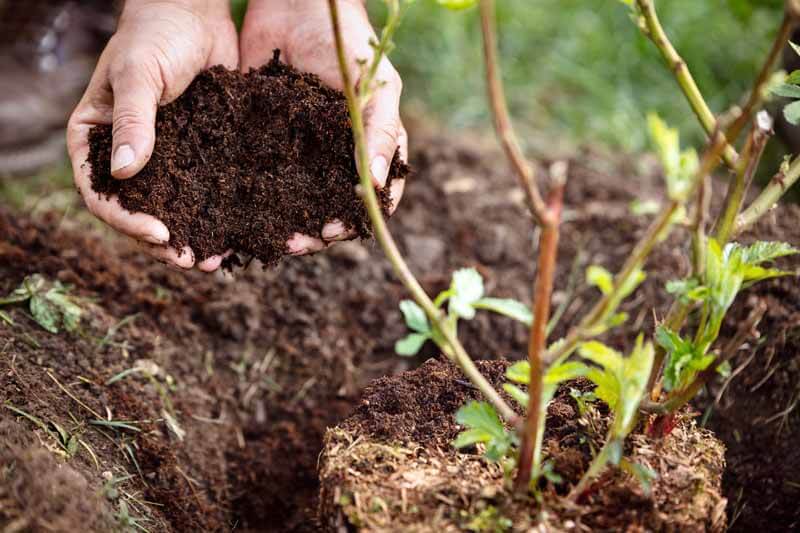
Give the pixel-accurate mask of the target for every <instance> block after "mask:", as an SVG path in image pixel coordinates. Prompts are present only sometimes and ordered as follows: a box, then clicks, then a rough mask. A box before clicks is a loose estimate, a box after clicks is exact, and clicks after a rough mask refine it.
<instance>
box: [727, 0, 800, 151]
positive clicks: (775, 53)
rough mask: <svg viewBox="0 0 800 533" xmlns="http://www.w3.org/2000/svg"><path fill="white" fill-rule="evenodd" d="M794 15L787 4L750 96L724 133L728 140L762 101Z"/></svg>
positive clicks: (790, 33)
mask: <svg viewBox="0 0 800 533" xmlns="http://www.w3.org/2000/svg"><path fill="white" fill-rule="evenodd" d="M795 17H796V16H795V15H793V14H792V12H791V10H790V9H789V7H788V6H787V9H786V10H785V11H784V15H783V21H782V22H781V25H780V28H778V34H777V35H776V36H775V41H774V42H773V43H772V47H771V48H770V50H769V53H768V54H767V58H766V59H765V60H764V64H763V65H762V66H761V70H760V71H759V73H758V77H757V78H756V81H755V82H754V83H753V88H752V89H751V90H750V96H749V97H748V98H747V103H746V104H745V105H744V107H743V108H742V111H741V113H740V114H739V116H738V117H737V118H736V120H735V121H734V122H733V124H731V126H730V127H729V128H728V131H727V132H726V134H725V136H726V137H727V138H728V141H729V142H732V143H735V142H736V139H737V138H738V137H739V134H740V133H741V132H742V129H744V127H745V125H746V124H747V123H748V122H749V121H750V117H751V116H752V115H753V113H754V112H755V110H756V109H757V108H758V107H760V105H761V103H762V102H763V100H764V90H765V89H766V85H767V83H768V82H769V76H770V74H771V73H772V71H773V70H774V69H775V63H777V61H778V58H780V56H781V52H783V49H784V47H785V46H786V43H787V42H788V41H789V38H790V37H791V35H792V30H793V29H794V26H795Z"/></svg>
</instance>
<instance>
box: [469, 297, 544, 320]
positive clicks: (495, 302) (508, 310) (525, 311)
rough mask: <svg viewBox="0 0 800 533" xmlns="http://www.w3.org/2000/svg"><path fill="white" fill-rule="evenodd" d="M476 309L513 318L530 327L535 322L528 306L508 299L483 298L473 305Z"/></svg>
mask: <svg viewBox="0 0 800 533" xmlns="http://www.w3.org/2000/svg"><path fill="white" fill-rule="evenodd" d="M472 307H474V308H475V309H485V310H487V311H493V312H495V313H497V314H500V315H504V316H507V317H509V318H513V319H514V320H517V321H519V322H522V323H523V324H526V325H528V326H530V325H531V323H532V322H533V313H531V310H530V309H529V308H528V306H527V305H525V304H523V303H522V302H518V301H516V300H511V299H508V298H481V299H480V300H478V301H476V302H475V303H474V304H472Z"/></svg>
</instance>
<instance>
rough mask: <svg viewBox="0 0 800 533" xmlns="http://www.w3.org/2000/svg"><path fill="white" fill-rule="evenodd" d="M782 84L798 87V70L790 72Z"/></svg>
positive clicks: (799, 81) (799, 76) (799, 73)
mask: <svg viewBox="0 0 800 533" xmlns="http://www.w3.org/2000/svg"><path fill="white" fill-rule="evenodd" d="M784 82H786V83H789V84H791V85H800V70H795V71H792V72H790V73H789V75H788V76H786V79H785V80H784Z"/></svg>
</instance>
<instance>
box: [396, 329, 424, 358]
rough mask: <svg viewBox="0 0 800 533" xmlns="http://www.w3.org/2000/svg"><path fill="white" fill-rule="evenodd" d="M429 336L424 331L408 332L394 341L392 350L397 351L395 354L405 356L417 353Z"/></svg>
mask: <svg viewBox="0 0 800 533" xmlns="http://www.w3.org/2000/svg"><path fill="white" fill-rule="evenodd" d="M429 338H430V335H428V334H425V333H409V334H408V335H406V336H405V337H403V338H402V339H400V340H398V341H397V342H395V343H394V351H395V352H397V355H402V356H405V357H411V356H413V355H417V352H419V350H420V348H422V345H423V344H425V341H427V340H428V339H429Z"/></svg>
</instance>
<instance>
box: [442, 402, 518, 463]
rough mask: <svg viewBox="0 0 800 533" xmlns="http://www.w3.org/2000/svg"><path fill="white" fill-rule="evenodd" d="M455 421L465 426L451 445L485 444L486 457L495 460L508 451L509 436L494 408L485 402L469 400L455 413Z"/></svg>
mask: <svg viewBox="0 0 800 533" xmlns="http://www.w3.org/2000/svg"><path fill="white" fill-rule="evenodd" d="M456 422H458V424H460V425H462V426H464V427H466V428H467V430H466V431H463V432H461V433H460V434H459V435H458V437H457V438H456V440H455V441H454V442H453V445H454V446H455V447H457V448H463V447H465V446H469V445H472V444H477V443H479V442H481V443H484V444H486V458H487V459H489V460H492V461H497V460H499V459H501V458H502V457H503V456H505V455H506V453H508V450H509V449H510V447H511V442H512V440H511V436H510V434H509V432H508V431H507V430H506V428H505V426H503V423H502V422H501V421H500V417H499V416H497V412H495V410H494V408H493V407H492V406H491V405H489V404H488V403H486V402H478V401H474V400H473V401H471V402H469V403H468V404H467V405H465V406H464V407H462V408H461V409H459V410H458V412H457V413H456Z"/></svg>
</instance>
